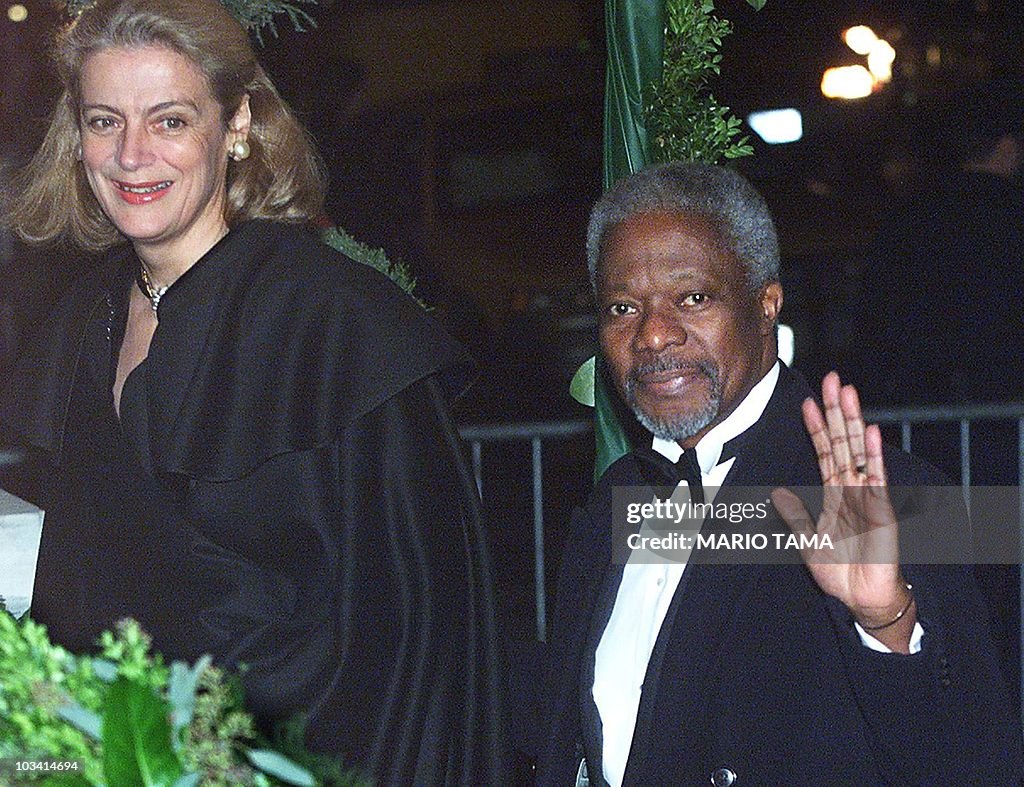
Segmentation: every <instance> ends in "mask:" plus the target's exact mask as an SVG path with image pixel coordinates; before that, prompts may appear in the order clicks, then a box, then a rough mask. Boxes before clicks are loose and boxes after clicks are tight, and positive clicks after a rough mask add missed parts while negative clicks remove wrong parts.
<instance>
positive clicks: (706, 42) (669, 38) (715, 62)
mask: <svg viewBox="0 0 1024 787" xmlns="http://www.w3.org/2000/svg"><path fill="white" fill-rule="evenodd" d="M747 2H748V3H749V4H750V5H751V6H753V7H754V8H755V9H756V10H760V9H761V8H762V7H764V5H765V2H767V0H747ZM714 11H715V4H714V2H712V0H666V12H667V13H666V15H667V20H666V29H665V44H664V66H663V71H662V79H661V84H660V85H655V86H654V88H653V90H652V96H653V97H652V100H651V102H650V104H649V105H648V106H647V107H646V108H645V116H646V123H647V128H648V129H649V130H650V133H651V140H652V145H651V155H652V156H653V157H654V158H655V160H657V161H704V162H707V163H712V164H713V163H715V162H718V161H720V160H721V159H722V158H726V159H733V158H740V157H742V156H749V155H751V154H752V153H753V152H754V149H753V147H752V146H751V145H750V144H749V140H748V138H747V137H745V136H743V137H740V138H739V139H736V137H737V136H738V135H739V134H740V126H741V121H740V119H739V118H737V117H735V116H734V115H733V114H732V113H731V112H730V110H729V107H726V106H722V105H720V104H718V102H717V101H716V100H715V97H714V96H712V95H711V92H710V90H709V88H708V83H709V81H710V79H711V78H712V76H717V75H718V74H719V67H720V63H721V60H722V56H721V54H720V53H719V51H718V50H719V49H720V48H721V46H722V39H723V38H725V37H726V36H727V35H729V33H731V32H732V24H731V23H730V22H729V21H728V20H725V19H719V18H718V17H716V16H715V15H714Z"/></svg>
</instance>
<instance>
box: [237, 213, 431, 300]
mask: <svg viewBox="0 0 1024 787" xmlns="http://www.w3.org/2000/svg"><path fill="white" fill-rule="evenodd" d="M237 231H238V233H239V234H240V235H241V236H242V237H241V238H239V240H243V241H244V243H243V244H242V245H243V247H247V248H248V250H249V251H252V252H253V258H252V260H251V262H252V263H253V264H254V265H256V266H258V268H259V269H260V277H259V278H260V280H261V281H262V282H263V283H265V284H268V285H271V284H272V285H276V286H280V287H293V288H297V289H300V290H309V291H310V293H311V294H312V295H316V296H319V297H321V298H327V299H332V298H336V297H339V296H344V295H346V294H360V295H364V296H371V297H377V298H384V299H386V300H392V299H394V298H395V297H396V295H397V296H399V297H398V300H399V302H403V303H404V302H405V301H408V302H410V303H411V304H415V303H416V302H415V300H414V299H411V298H409V297H408V296H407V295H406V294H405V293H404V292H403V291H402V290H401V289H400V288H399V287H398V286H397V285H396V284H394V283H393V282H392V281H391V280H390V279H388V277H387V276H385V275H384V274H382V273H381V272H380V271H378V270H376V269H375V268H373V267H372V266H370V265H366V264H364V263H361V262H357V261H356V260H353V259H352V258H350V257H347V256H346V255H344V254H342V253H341V252H340V251H338V250H337V249H334V248H333V247H331V246H329V245H328V244H327V243H325V242H324V241H323V240H321V238H320V237H319V235H318V232H317V230H316V229H315V228H311V227H308V226H307V225H302V224H286V223H284V222H276V221H266V220H254V221H251V222H247V223H246V224H245V225H244V226H242V227H240V228H238V230H237Z"/></svg>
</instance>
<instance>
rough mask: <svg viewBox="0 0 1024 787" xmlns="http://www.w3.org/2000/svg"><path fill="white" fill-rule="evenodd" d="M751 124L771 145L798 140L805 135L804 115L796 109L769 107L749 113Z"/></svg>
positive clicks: (748, 122) (748, 120)
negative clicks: (762, 110)
mask: <svg viewBox="0 0 1024 787" xmlns="http://www.w3.org/2000/svg"><path fill="white" fill-rule="evenodd" d="M747 125H749V126H750V127H751V128H752V129H754V131H756V132H757V135H758V136H759V137H761V139H763V140H764V141H765V142H767V143H768V144H769V145H783V144H785V143H787V142H796V141H797V140H798V139H800V138H801V137H803V135H804V123H803V117H801V115H800V111H799V110H796V109H768V110H765V111H764V112H751V113H750V114H749V115H747Z"/></svg>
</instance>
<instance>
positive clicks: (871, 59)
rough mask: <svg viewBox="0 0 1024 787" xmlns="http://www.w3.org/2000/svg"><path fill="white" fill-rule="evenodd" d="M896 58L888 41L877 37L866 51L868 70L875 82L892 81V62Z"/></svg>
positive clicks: (894, 51)
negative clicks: (869, 49) (868, 50)
mask: <svg viewBox="0 0 1024 787" xmlns="http://www.w3.org/2000/svg"><path fill="white" fill-rule="evenodd" d="M895 60H896V50H895V49H893V48H892V45H891V44H890V43H889V42H888V41H882V40H881V39H879V40H878V41H877V42H876V43H875V45H874V46H873V47H871V51H870V52H868V70H869V71H870V72H871V76H873V77H874V78H875V81H876V82H891V81H892V64H893V63H894V62H895Z"/></svg>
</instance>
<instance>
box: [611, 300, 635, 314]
mask: <svg viewBox="0 0 1024 787" xmlns="http://www.w3.org/2000/svg"><path fill="white" fill-rule="evenodd" d="M635 311H636V309H634V308H633V307H632V306H630V305H629V304H628V303H613V304H612V305H611V306H609V307H608V313H609V314H610V315H612V316H613V317H622V316H624V315H627V314H632V313H633V312H635Z"/></svg>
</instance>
